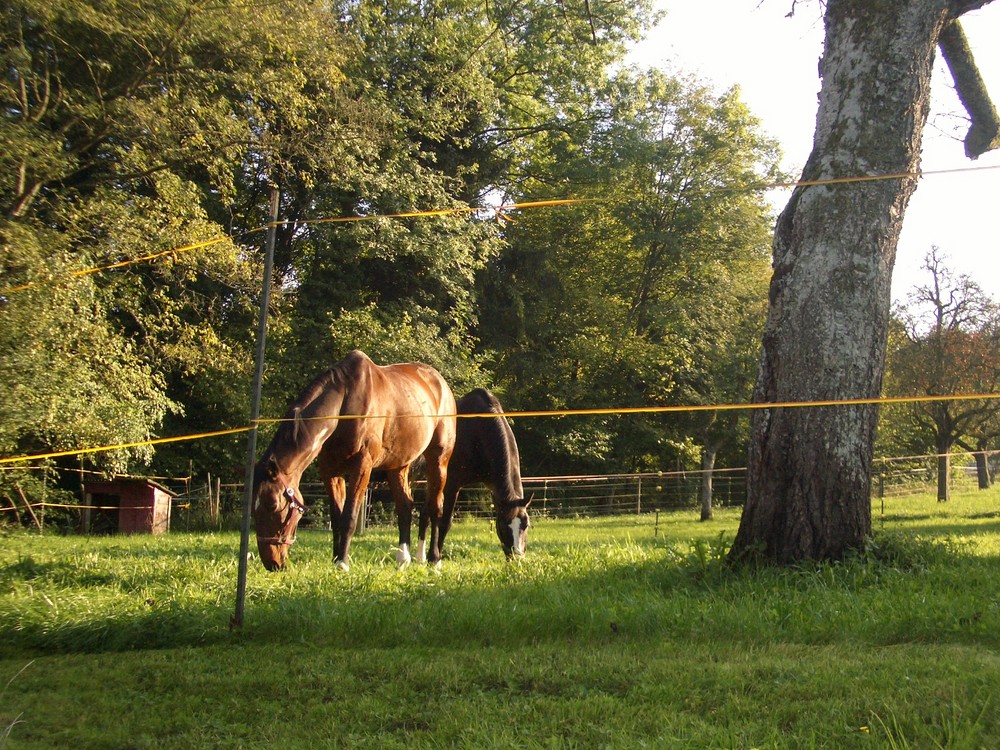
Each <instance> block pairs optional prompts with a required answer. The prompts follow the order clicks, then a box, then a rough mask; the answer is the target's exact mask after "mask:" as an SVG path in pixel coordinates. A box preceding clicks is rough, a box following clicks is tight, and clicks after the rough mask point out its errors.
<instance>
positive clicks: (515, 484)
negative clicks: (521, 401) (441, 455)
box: [417, 388, 531, 560]
mask: <svg viewBox="0 0 1000 750" xmlns="http://www.w3.org/2000/svg"><path fill="white" fill-rule="evenodd" d="M457 407H458V413H459V414H460V415H462V414H466V415H468V414H478V415H493V416H467V417H465V418H460V419H459V420H458V428H457V429H458V432H457V435H456V438H455V452H454V453H453V454H452V456H451V463H450V464H449V465H448V479H447V482H446V483H445V486H444V515H443V518H442V520H441V521H440V531H439V532H438V534H437V535H436V539H437V550H436V554H438V555H440V553H441V550H442V549H443V548H444V538H445V536H446V535H447V534H448V530H449V529H450V528H451V519H452V515H453V514H454V512H455V502H456V501H457V500H458V491H459V490H460V489H462V487H464V486H465V485H467V484H474V483H476V482H482V483H483V484H485V485H486V486H487V487H489V488H490V491H491V492H492V494H493V510H494V512H495V513H496V530H497V537H499V539H500V546H501V547H502V548H503V551H504V554H505V555H506V556H507V559H508V560H509V559H511V558H512V557H515V556H517V557H521V556H523V555H524V552H525V548H526V545H527V543H528V526H529V525H530V524H529V520H528V504H529V503H530V502H531V500H530V499H528V500H525V499H524V488H523V487H522V485H521V459H520V454H519V453H518V450H517V441H516V440H515V439H514V431H513V430H511V428H510V424H509V423H508V422H507V418H506V417H505V416H504V413H503V407H502V406H501V405H500V401H498V400H497V398H496V396H494V395H493V394H492V393H490V392H489V391H487V390H486V389H485V388H476V389H475V390H474V391H472V392H471V393H470V394H469V395H467V396H464V397H462V398H460V399H459V400H458V404H457ZM431 521H432V519H431V518H430V517H429V516H428V515H427V514H426V513H421V514H420V543H419V546H418V547H417V559H418V560H419V559H420V558H421V557H422V555H423V550H424V547H425V539H426V536H427V526H428V525H429V524H430V522H431ZM434 540H435V535H434V534H433V532H432V536H431V542H432V545H433V542H434Z"/></svg>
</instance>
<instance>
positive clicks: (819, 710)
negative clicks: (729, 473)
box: [0, 490, 1000, 749]
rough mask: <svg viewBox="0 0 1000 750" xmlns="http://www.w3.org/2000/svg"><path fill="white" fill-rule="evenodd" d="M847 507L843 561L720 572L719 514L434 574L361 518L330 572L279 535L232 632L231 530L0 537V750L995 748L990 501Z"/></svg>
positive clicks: (475, 524)
mask: <svg viewBox="0 0 1000 750" xmlns="http://www.w3.org/2000/svg"><path fill="white" fill-rule="evenodd" d="M873 521H874V526H875V532H876V533H875V538H874V540H873V542H872V545H871V547H870V549H869V551H868V553H866V554H864V555H860V556H858V557H857V558H854V559H851V560H848V561H845V562H843V563H838V564H809V565H801V566H796V567H794V568H791V569H780V570H775V569H767V568H762V569H755V570H737V571H734V570H731V569H729V568H728V567H727V566H726V565H725V553H726V550H727V549H728V546H729V544H730V543H731V541H732V538H733V536H734V535H735V532H736V528H737V526H738V523H739V515H738V510H735V509H725V508H724V509H720V510H718V511H717V512H716V519H715V520H713V521H711V522H709V523H701V522H699V521H698V520H697V512H696V511H691V512H680V513H670V514H663V513H661V514H660V515H659V517H657V516H656V515H654V514H649V515H643V516H617V517H598V518H590V519H573V520H563V519H550V518H544V517H541V516H538V517H536V518H534V519H533V528H532V532H531V537H530V539H529V548H528V557H527V558H526V559H524V560H523V561H519V562H515V563H513V564H512V563H508V562H507V561H505V560H504V558H503V555H502V553H501V552H500V549H499V544H498V542H497V540H496V537H495V534H494V532H493V529H492V528H491V526H490V524H489V523H487V522H486V521H473V520H469V521H462V522H460V523H458V524H457V525H456V527H455V529H454V532H453V534H452V536H450V537H449V540H448V559H447V560H446V561H445V563H444V565H443V566H442V568H441V570H440V571H434V570H432V569H429V568H426V567H423V566H419V565H413V566H411V567H410V568H409V569H407V570H397V568H396V565H395V561H394V555H393V550H394V547H395V530H394V528H391V527H378V528H373V529H370V530H369V531H368V532H366V533H365V534H364V535H362V536H359V537H357V538H356V539H355V542H354V545H353V547H352V550H353V565H352V568H351V571H350V572H349V573H347V574H344V573H342V572H339V571H337V570H336V569H334V567H333V565H332V564H331V559H330V558H331V544H330V539H329V534H328V533H326V532H322V531H318V530H317V531H309V532H303V533H301V534H300V535H299V542H298V543H297V544H296V546H295V548H294V550H293V553H292V562H291V565H290V568H289V569H288V570H287V571H286V572H283V573H279V574H272V573H267V572H266V571H264V570H263V568H262V567H261V566H260V564H259V563H258V562H257V561H256V560H251V562H250V567H249V571H248V581H247V601H246V621H245V625H244V627H243V628H242V629H241V630H238V631H233V632H231V631H230V629H229V618H230V616H231V614H232V613H233V611H234V607H235V585H236V573H237V560H236V550H238V547H239V538H238V535H237V534H232V533H221V534H186V533H172V534H169V535H167V536H163V537H155V538H154V537H148V536H147V537H139V536H136V537H104V538H87V537H71V536H70V537H61V536H48V535H46V536H41V537H40V536H38V535H36V534H31V533H21V532H19V533H13V534H7V535H5V536H4V537H3V538H2V539H0V687H2V686H3V685H4V684H7V683H8V681H9V684H8V685H7V689H6V692H5V693H4V695H3V701H2V705H0V746H3V743H4V742H8V743H9V745H10V746H11V747H65V746H67V745H73V744H76V745H78V746H81V747H123V746H128V747H136V748H140V747H192V746H212V747H265V746H266V747H270V746H274V745H279V744H280V745H283V746H288V747H316V746H321V747H322V746H337V747H347V748H349V747H373V748H374V747H379V748H382V747H401V748H402V747H406V748H408V749H409V748H413V747H418V748H419V747H441V746H451V747H510V746H514V745H517V746H520V747H529V748H534V747H538V748H541V747H557V748H560V747H566V748H569V747H588V748H589V747H637V746H641V745H643V744H645V745H647V746H651V747H713V748H714V747H747V748H749V747H788V748H793V747H794V748H798V747H830V748H834V747H836V748H840V747H911V748H922V747H954V748H960V747H992V746H997V745H1000V718H997V717H998V716H1000V713H998V712H997V711H996V708H997V706H996V704H995V700H994V698H993V696H994V695H1000V589H998V587H997V585H996V581H997V580H1000V546H998V545H1000V491H997V490H992V491H989V492H984V493H970V494H965V495H961V496H958V497H956V498H954V499H953V500H952V501H951V502H950V503H944V504H940V503H937V502H936V501H935V500H934V499H933V498H931V497H928V496H924V497H920V498H907V499H905V500H900V499H896V500H892V501H891V502H890V501H886V504H885V508H884V511H883V508H882V505H881V503H880V502H879V501H876V502H875V503H874V504H873ZM82 695H86V696H87V697H88V701H89V705H90V706H91V707H92V711H91V712H89V713H85V712H81V711H80V710H79V707H80V705H81V704H80V700H81V696H82ZM442 707H446V710H444V709H442ZM498 717H499V718H498ZM8 734H9V739H6V737H7V735H8ZM331 743H332V745H331Z"/></svg>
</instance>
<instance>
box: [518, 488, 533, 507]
mask: <svg viewBox="0 0 1000 750" xmlns="http://www.w3.org/2000/svg"><path fill="white" fill-rule="evenodd" d="M534 499H535V493H534V492H532V493H531V495H530V497H528V499H527V500H522V501H521V502H519V503H518V505H520V506H521V507H522V508H524V509H527V507H528V506H529V505H531V501H532V500H534Z"/></svg>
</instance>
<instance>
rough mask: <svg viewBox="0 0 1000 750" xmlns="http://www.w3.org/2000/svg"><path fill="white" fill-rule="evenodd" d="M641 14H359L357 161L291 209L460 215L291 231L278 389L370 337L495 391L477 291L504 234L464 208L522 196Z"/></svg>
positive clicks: (622, 9)
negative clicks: (527, 171) (531, 169)
mask: <svg viewBox="0 0 1000 750" xmlns="http://www.w3.org/2000/svg"><path fill="white" fill-rule="evenodd" d="M648 5H649V4H648V3H646V2H643V3H636V4H631V5H625V4H611V5H608V6H607V7H606V8H605V9H603V11H602V13H601V14H600V16H599V17H598V16H596V15H590V14H588V13H587V12H586V8H584V7H582V6H581V7H573V8H570V7H567V6H563V5H562V4H558V3H552V2H549V1H548V0H540V1H539V0H531V1H529V2H501V3H489V4H483V3H479V2H472V1H471V0H448V1H447V2H428V3H412V2H405V1H403V0H382V1H380V2H361V3H357V4H354V5H352V7H351V8H350V10H349V12H348V13H346V14H345V26H344V28H345V33H347V34H348V35H349V36H350V38H351V39H352V40H353V42H354V43H355V44H356V45H357V51H358V52H357V54H356V55H355V56H354V57H353V58H352V61H351V62H350V63H349V64H347V65H346V66H345V69H344V70H345V75H346V84H345V87H344V91H345V96H347V97H348V98H350V99H351V100H352V101H356V102H358V103H359V104H358V106H359V108H363V110H364V112H365V113H366V122H367V130H366V132H365V135H366V136H367V137H366V139H365V140H364V141H363V142H361V143H360V144H359V149H363V151H360V152H359V154H357V155H355V156H353V157H351V158H349V159H346V160H345V161H344V163H342V164H341V165H340V166H341V168H340V169H339V171H338V172H337V174H336V176H335V179H334V180H333V181H331V182H328V183H321V182H315V183H313V184H311V185H309V186H305V185H298V186H296V187H295V190H294V192H295V195H294V197H292V198H291V199H290V200H289V201H288V202H289V204H290V205H294V206H296V207H298V208H299V209H300V210H301V211H302V217H303V218H305V217H306V216H307V215H308V214H309V213H310V212H311V213H312V215H317V214H318V215H326V216H331V217H362V218H367V217H374V216H379V215H386V214H390V215H391V214H398V213H408V212H414V211H420V210H424V209H434V210H449V209H451V210H455V211H457V213H456V214H454V215H451V216H440V215H439V216H434V217H427V218H411V219H372V220H365V221H357V222H347V223H342V222H330V223H317V224H308V225H305V226H302V227H300V228H298V229H297V230H296V233H295V237H294V241H295V250H294V252H290V253H288V254H287V256H285V261H286V266H285V267H284V269H283V270H282V271H281V275H282V276H283V278H284V279H285V280H286V284H285V286H284V291H285V293H286V299H288V301H289V302H290V304H291V305H292V306H293V307H292V308H291V309H290V310H289V314H288V317H287V325H285V326H283V328H282V334H281V335H280V336H279V337H278V338H276V348H277V350H278V351H279V352H280V354H279V357H280V358H281V360H282V361H283V362H287V363H295V364H294V366H292V367H287V368H283V371H282V372H281V373H276V379H275V380H272V381H270V385H271V386H272V387H274V388H275V390H277V391H278V392H280V393H282V394H284V396H285V397H286V398H287V396H289V395H290V394H291V393H293V392H295V389H296V388H298V387H301V383H302V382H303V379H304V376H303V374H302V372H303V371H307V372H308V371H311V370H315V369H319V368H322V367H325V366H328V365H329V364H330V363H331V362H333V361H336V360H337V359H339V358H340V357H341V356H343V355H344V354H345V353H346V351H347V350H349V349H350V348H352V347H353V346H357V345H360V344H361V343H362V342H363V343H364V345H365V346H366V347H368V348H369V350H370V351H369V353H370V354H371V355H372V356H373V357H374V358H375V359H376V361H381V362H385V361H389V360H390V359H394V358H398V357H400V356H406V357H411V358H422V359H425V360H429V361H431V363H432V364H435V365H436V366H438V367H439V368H441V369H442V371H443V372H445V374H446V375H447V376H448V378H449V380H450V381H452V382H453V384H454V385H455V388H456V390H458V391H461V390H462V389H463V388H466V387H471V386H473V385H481V384H486V381H487V380H488V378H487V377H486V376H485V375H484V374H483V368H484V367H485V366H486V364H485V362H484V361H482V358H481V356H480V354H478V353H477V352H476V340H475V334H474V327H475V325H476V322H477V317H478V313H479V306H478V300H477V299H476V294H475V292H476V290H475V288H474V285H473V282H474V279H475V277H476V275H477V273H478V272H479V270H480V269H482V268H483V266H484V265H485V264H486V262H487V261H488V259H490V258H492V257H494V256H495V255H496V254H497V253H498V252H499V248H500V243H501V241H502V239H501V237H500V235H499V233H498V231H497V225H496V224H495V223H494V222H492V221H491V220H484V219H483V218H481V217H478V216H476V215H475V214H473V213H471V212H470V211H469V210H468V209H474V208H477V207H479V206H482V205H483V204H484V203H485V202H487V200H488V199H491V197H492V196H495V195H497V194H505V193H510V192H512V191H513V189H514V188H513V187H512V186H513V185H516V184H517V182H518V181H519V180H520V179H522V174H523V170H524V167H525V162H526V154H529V153H533V152H534V151H535V149H538V148H541V149H544V139H545V137H546V134H548V133H550V132H558V131H560V130H562V129H564V128H566V127H567V124H566V122H567V120H570V119H572V118H574V117H577V116H578V113H579V112H581V111H583V110H584V109H585V104H586V103H587V102H588V101H589V91H590V89H591V85H590V83H589V81H590V80H591V79H593V80H598V81H599V80H602V79H603V69H604V67H605V66H606V65H607V64H608V63H610V62H612V61H614V60H615V59H617V58H618V57H620V56H621V54H622V53H623V51H624V43H625V42H626V41H627V40H630V39H634V38H636V37H637V35H638V34H639V33H640V31H641V29H642V27H643V26H644V25H645V24H646V23H647V21H648V14H649V11H648ZM293 218H295V217H293ZM429 342H435V343H436V345H434V346H430V345H428V344H429ZM442 344H446V345H442Z"/></svg>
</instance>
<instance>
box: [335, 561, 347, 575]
mask: <svg viewBox="0 0 1000 750" xmlns="http://www.w3.org/2000/svg"><path fill="white" fill-rule="evenodd" d="M336 567H337V570H342V571H344V572H345V573H346V572H347V571H349V570H350V569H351V566H350V565H348V564H347V563H345V562H344V561H343V560H337V563H336Z"/></svg>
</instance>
